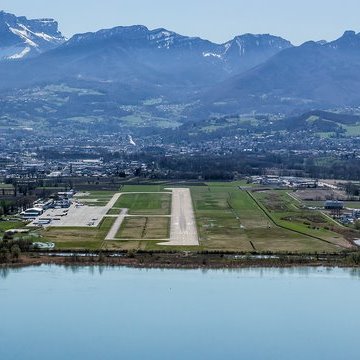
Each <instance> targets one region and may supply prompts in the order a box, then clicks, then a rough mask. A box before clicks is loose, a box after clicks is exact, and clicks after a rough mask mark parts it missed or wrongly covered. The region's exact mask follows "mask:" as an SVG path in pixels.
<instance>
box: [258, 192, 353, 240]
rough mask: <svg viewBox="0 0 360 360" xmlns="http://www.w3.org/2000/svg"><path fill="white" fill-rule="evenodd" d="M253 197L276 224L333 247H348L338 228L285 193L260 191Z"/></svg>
mask: <svg viewBox="0 0 360 360" xmlns="http://www.w3.org/2000/svg"><path fill="white" fill-rule="evenodd" d="M253 196H254V197H255V198H256V199H257V200H258V201H259V202H260V203H261V204H262V205H263V207H264V210H265V211H266V212H267V213H268V215H269V216H270V217H271V218H272V219H273V220H274V221H275V223H276V224H278V225H281V226H284V227H286V228H287V229H289V230H294V231H299V232H301V233H304V234H307V235H309V236H310V237H311V236H313V237H316V238H320V239H323V240H325V241H329V242H331V243H332V244H334V245H339V246H342V247H348V246H349V243H348V242H347V241H346V240H345V239H344V237H343V236H342V235H341V230H342V229H341V228H340V226H337V225H336V224H335V223H334V222H333V221H331V220H330V219H328V218H327V217H326V216H324V215H323V214H322V213H321V212H320V211H312V210H307V209H305V208H303V207H301V203H299V202H297V201H296V200H295V199H293V198H292V197H290V196H289V195H288V194H287V193H286V191H280V190H269V191H262V192H256V193H254V194H253ZM337 231H339V232H337Z"/></svg>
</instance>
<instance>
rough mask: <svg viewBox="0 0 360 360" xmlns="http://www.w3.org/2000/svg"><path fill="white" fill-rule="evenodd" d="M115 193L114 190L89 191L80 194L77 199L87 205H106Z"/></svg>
mask: <svg viewBox="0 0 360 360" xmlns="http://www.w3.org/2000/svg"><path fill="white" fill-rule="evenodd" d="M115 194H116V192H115V191H89V192H87V193H86V196H85V195H84V196H81V194H80V196H78V197H77V199H78V200H80V201H81V202H82V203H84V204H86V205H89V206H106V205H107V203H108V202H109V201H110V200H111V198H112V197H113V196H114V195H115Z"/></svg>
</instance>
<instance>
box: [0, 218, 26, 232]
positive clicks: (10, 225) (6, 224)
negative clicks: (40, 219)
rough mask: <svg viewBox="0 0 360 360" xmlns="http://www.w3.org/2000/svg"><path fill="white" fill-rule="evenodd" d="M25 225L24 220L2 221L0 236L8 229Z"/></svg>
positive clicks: (0, 223)
mask: <svg viewBox="0 0 360 360" xmlns="http://www.w3.org/2000/svg"><path fill="white" fill-rule="evenodd" d="M24 226H25V223H24V222H23V221H0V236H1V234H2V233H4V232H5V231H7V230H11V229H21V228H23V227H24Z"/></svg>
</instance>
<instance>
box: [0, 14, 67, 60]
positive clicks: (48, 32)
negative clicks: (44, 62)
mask: <svg viewBox="0 0 360 360" xmlns="http://www.w3.org/2000/svg"><path fill="white" fill-rule="evenodd" d="M65 40H66V39H65V38H64V37H63V36H62V34H61V32H59V30H58V23H57V22H56V21H55V20H53V19H36V20H28V19H27V18H26V17H24V16H21V17H17V16H15V15H13V14H9V13H6V12H4V11H1V12H0V60H15V59H22V58H25V57H31V56H34V55H38V54H41V53H43V52H45V51H48V50H51V49H53V48H55V47H57V46H59V45H60V44H62V43H64V42H65Z"/></svg>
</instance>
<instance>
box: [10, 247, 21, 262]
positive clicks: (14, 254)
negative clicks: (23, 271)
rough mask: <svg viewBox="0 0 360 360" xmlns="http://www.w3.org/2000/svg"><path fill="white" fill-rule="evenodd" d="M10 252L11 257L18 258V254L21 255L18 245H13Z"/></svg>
mask: <svg viewBox="0 0 360 360" xmlns="http://www.w3.org/2000/svg"><path fill="white" fill-rule="evenodd" d="M10 253H11V257H12V258H13V259H19V257H20V255H21V250H20V247H19V245H16V244H15V245H13V246H12V247H11V249H10Z"/></svg>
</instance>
